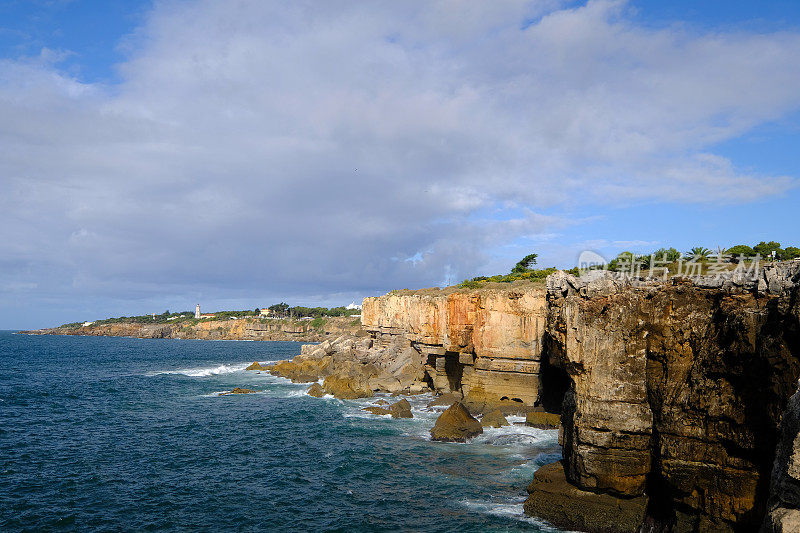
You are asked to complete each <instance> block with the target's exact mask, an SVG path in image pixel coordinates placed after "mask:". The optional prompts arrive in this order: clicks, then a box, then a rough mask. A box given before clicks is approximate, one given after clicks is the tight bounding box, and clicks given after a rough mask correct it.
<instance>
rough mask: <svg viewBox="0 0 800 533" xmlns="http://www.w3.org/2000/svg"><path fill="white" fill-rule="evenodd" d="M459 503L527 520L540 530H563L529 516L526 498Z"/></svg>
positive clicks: (469, 507)
mask: <svg viewBox="0 0 800 533" xmlns="http://www.w3.org/2000/svg"><path fill="white" fill-rule="evenodd" d="M458 503H459V504H461V505H462V506H463V507H466V508H467V509H470V510H472V511H475V512H478V513H482V514H488V515H492V516H502V517H505V518H511V519H514V520H519V521H521V522H527V523H529V524H532V525H534V526H536V527H537V528H538V529H539V530H540V531H547V532H552V533H556V532H560V531H561V530H560V529H556V528H554V527H553V526H551V525H549V524H548V523H547V522H545V521H544V520H540V519H538V518H533V517H531V516H527V515H526V514H525V511H524V509H523V503H524V500H521V501H520V500H516V501H506V502H493V501H489V502H481V501H474V500H461V501H459V502H458ZM572 533H576V532H572Z"/></svg>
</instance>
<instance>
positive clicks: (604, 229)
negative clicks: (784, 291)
mask: <svg viewBox="0 0 800 533" xmlns="http://www.w3.org/2000/svg"><path fill="white" fill-rule="evenodd" d="M696 4H702V5H701V6H697V5H696ZM798 58H800V3H798V2H796V1H788V0H785V1H772V2H771V1H763V2H752V1H743V0H742V1H738V0H726V1H722V0H713V1H712V0H709V1H706V2H694V1H691V0H685V1H671V2H657V1H654V0H646V1H645V0H638V1H637V0H630V1H627V2H626V1H622V0H593V1H589V2H582V1H559V0H536V1H522V0H519V1H517V0H508V1H492V2H485V1H469V0H425V1H413V0H407V1H397V0H384V1H380V0H375V1H369V2H367V1H353V2H351V1H345V0H324V1H323V0H318V1H304V0H297V1H293V2H271V1H266V0H227V1H223V0H180V1H177V0H174V1H173V0H163V1H140V2H134V1H129V0H125V1H123V0H102V1H100V0H98V1H88V0H73V1H67V0H62V1H59V0H49V1H45V0H27V1H8V0H6V1H2V2H0V329H1V328H30V327H42V326H48V325H55V324H60V323H63V322H71V321H75V320H91V319H95V318H103V317H107V316H120V315H131V314H141V313H149V312H152V311H155V312H162V311H163V310H165V309H170V310H172V311H178V310H184V309H190V308H193V307H194V304H195V303H197V302H200V303H201V304H202V306H203V308H204V310H209V311H213V310H216V309H239V308H254V307H260V306H263V305H269V304H272V303H275V302H278V301H281V300H284V301H287V302H291V303H296V304H305V305H326V306H333V305H342V304H347V303H350V301H352V300H358V299H360V298H362V297H363V296H368V295H374V294H379V293H382V292H385V291H387V290H390V289H393V288H404V287H409V288H410V287H423V286H435V285H443V284H445V283H446V282H447V281H448V280H449V281H451V282H456V281H460V280H461V279H464V278H466V277H472V276H476V275H484V274H494V273H499V272H505V271H507V270H508V269H509V268H510V267H511V266H512V265H513V264H514V263H515V262H516V261H517V260H518V259H519V258H520V257H522V256H524V255H526V254H527V253H530V252H533V251H535V252H538V253H539V255H540V264H541V265H543V266H551V265H556V266H560V267H571V266H573V265H574V264H575V261H576V258H577V255H578V253H579V252H580V251H581V250H584V249H591V250H595V251H598V252H600V253H603V254H605V255H608V256H610V255H614V254H616V253H617V252H619V251H622V250H628V249H629V250H634V251H637V252H647V251H650V250H653V249H655V248H658V247H660V246H663V245H667V246H669V245H674V246H676V247H678V248H679V249H682V250H685V249H688V248H689V247H691V246H694V245H698V244H701V245H705V246H707V247H716V246H730V245H733V244H738V243H748V244H754V243H756V242H758V241H760V240H764V239H766V240H778V241H780V242H783V243H784V244H795V245H800V235H798V231H797V230H798V227H800V225H799V224H798V222H797V209H798V207H800V192H799V190H798V185H799V184H800V181H798V180H799V179H800V160H798V153H800V150H798V148H799V147H800V122H799V121H798V119H800V61H799V60H798Z"/></svg>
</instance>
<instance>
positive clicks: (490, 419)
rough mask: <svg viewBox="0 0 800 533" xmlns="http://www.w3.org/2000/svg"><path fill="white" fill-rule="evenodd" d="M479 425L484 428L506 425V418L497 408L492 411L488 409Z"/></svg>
mask: <svg viewBox="0 0 800 533" xmlns="http://www.w3.org/2000/svg"><path fill="white" fill-rule="evenodd" d="M481 425H482V426H483V427H485V428H499V427H503V426H508V425H509V423H508V420H506V417H505V416H503V413H501V412H500V410H499V409H495V410H494V411H489V412H488V413H486V414H485V415H483V418H482V419H481Z"/></svg>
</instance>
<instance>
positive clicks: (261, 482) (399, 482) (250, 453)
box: [0, 332, 560, 531]
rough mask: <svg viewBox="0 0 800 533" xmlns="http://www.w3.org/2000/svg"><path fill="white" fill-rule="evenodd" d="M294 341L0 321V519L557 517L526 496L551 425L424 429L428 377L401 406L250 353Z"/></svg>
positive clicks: (284, 525)
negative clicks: (125, 334)
mask: <svg viewBox="0 0 800 533" xmlns="http://www.w3.org/2000/svg"><path fill="white" fill-rule="evenodd" d="M299 351H300V343H293V342H244V341H227V342H226V341H195V340H162V339H129V338H114V337H66V336H63V337H62V336H28V335H14V334H12V332H0V530H2V531H22V530H25V531H41V530H66V531H71V530H80V531H85V530H93V531H132V530H151V531H152V530H158V531H161V530H192V531H197V530H200V531H203V530H204V531H217V530H222V529H228V530H236V531H289V530H293V531H557V530H556V529H553V528H550V527H548V526H547V525H546V524H544V523H542V522H540V521H537V520H535V519H531V518H528V517H525V516H524V514H523V511H522V503H523V501H524V499H525V496H526V492H525V486H526V485H527V484H528V483H529V482H530V481H531V479H532V477H533V473H534V472H535V471H536V469H537V468H538V467H539V466H541V465H543V464H546V463H549V462H552V461H555V460H557V459H558V458H559V457H560V451H559V447H558V442H557V438H558V435H557V432H556V431H544V430H538V429H534V428H529V427H525V426H524V425H521V422H522V419H521V418H514V417H512V418H511V421H515V422H517V424H515V425H513V426H510V427H505V428H500V429H488V430H486V432H485V433H484V434H483V435H481V436H479V437H477V438H475V439H473V440H471V441H470V442H468V443H465V444H457V443H439V442H431V441H430V438H429V430H430V428H431V427H432V426H433V424H434V421H435V420H436V417H437V416H438V414H439V413H440V412H441V411H442V410H443V409H444V407H436V408H427V407H426V405H427V404H428V403H429V402H430V401H431V400H432V396H430V395H421V396H413V397H409V398H408V399H409V401H410V402H411V404H412V412H413V413H414V418H413V419H401V420H395V419H392V418H391V417H388V416H376V415H371V414H368V413H366V412H364V411H362V410H361V408H362V407H364V406H366V405H370V404H372V403H373V402H374V399H364V400H346V401H340V400H336V399H334V398H331V397H326V398H313V397H309V396H307V395H306V394H305V390H306V388H307V386H308V385H303V384H293V383H291V382H289V381H288V380H285V379H282V378H277V377H273V376H270V375H269V374H267V373H265V372H260V373H256V372H252V371H250V372H246V371H245V370H244V369H245V367H246V366H247V365H249V364H250V363H251V362H253V361H261V362H265V361H275V360H279V359H286V358H290V357H292V356H294V355H296V354H297V353H299ZM234 387H245V388H249V389H254V390H256V391H258V392H257V393H256V394H241V395H220V393H221V392H224V391H228V390H231V389H233V388H234ZM386 399H387V400H390V401H396V399H394V398H389V397H386Z"/></svg>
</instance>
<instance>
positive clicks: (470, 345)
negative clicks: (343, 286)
mask: <svg viewBox="0 0 800 533" xmlns="http://www.w3.org/2000/svg"><path fill="white" fill-rule="evenodd" d="M546 316H547V302H546V299H545V291H544V288H543V287H541V286H534V285H531V284H525V285H517V286H509V287H504V288H498V289H481V290H474V291H456V292H449V293H448V292H445V291H436V290H431V291H420V292H412V291H401V292H396V293H390V294H387V295H385V296H381V297H377V298H365V299H364V306H363V311H362V315H361V320H362V325H363V327H364V329H366V330H367V331H370V332H372V333H373V335H374V336H375V338H376V341H377V342H379V343H381V342H389V340H390V339H391V338H392V337H396V336H404V337H406V338H407V339H408V340H409V341H410V342H411V344H412V345H413V347H414V348H415V349H417V350H418V351H420V352H421V353H422V354H423V356H424V360H425V361H426V365H425V369H426V372H427V375H428V377H429V380H430V383H431V385H432V387H433V388H434V389H435V390H437V391H439V392H451V391H457V392H461V393H463V394H464V395H470V394H472V395H476V394H482V395H488V396H491V397H496V398H497V399H501V398H507V399H509V400H512V401H518V402H522V403H524V404H528V405H534V403H536V401H537V400H538V398H539V375H540V366H541V359H542V338H543V335H544V331H545V320H546Z"/></svg>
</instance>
